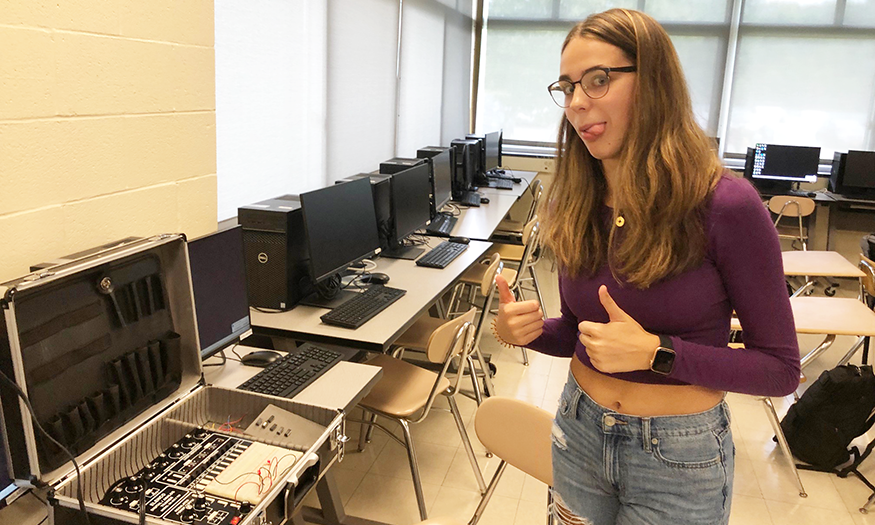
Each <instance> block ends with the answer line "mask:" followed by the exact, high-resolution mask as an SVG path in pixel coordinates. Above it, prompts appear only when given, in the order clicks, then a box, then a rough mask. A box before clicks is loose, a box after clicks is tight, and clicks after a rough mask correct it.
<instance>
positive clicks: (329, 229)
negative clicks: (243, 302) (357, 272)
mask: <svg viewBox="0 0 875 525" xmlns="http://www.w3.org/2000/svg"><path fill="white" fill-rule="evenodd" d="M301 209H302V211H303V216H304V235H305V238H306V241H307V251H308V253H309V256H310V259H309V269H310V277H311V279H312V281H313V283H314V284H315V285H316V286H317V289H319V287H320V285H322V286H323V288H322V291H323V292H324V290H325V288H324V286H326V285H327V284H328V283H329V282H330V281H332V280H333V279H332V278H333V277H334V276H335V275H336V274H337V273H338V272H340V271H342V270H344V269H346V267H347V266H349V265H351V264H354V263H356V262H358V261H360V260H362V259H365V258H367V257H370V256H371V255H374V254H375V253H379V251H380V239H379V236H378V234H377V216H376V212H375V210H374V198H373V194H372V192H371V182H370V181H369V180H368V179H366V178H362V179H358V180H353V181H350V182H344V183H342V184H335V185H333V186H328V187H325V188H322V189H319V190H315V191H310V192H307V193H302V194H301ZM341 295H343V294H341ZM320 296H321V297H320ZM320 299H328V297H326V294H325V293H320V294H311V295H310V296H308V297H307V298H305V299H304V300H303V301H302V303H303V304H311V305H318V306H326V304H324V303H323V301H321V300H320ZM331 299H339V298H338V297H332V298H331Z"/></svg>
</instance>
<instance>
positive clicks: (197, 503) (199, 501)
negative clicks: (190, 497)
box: [194, 494, 207, 510]
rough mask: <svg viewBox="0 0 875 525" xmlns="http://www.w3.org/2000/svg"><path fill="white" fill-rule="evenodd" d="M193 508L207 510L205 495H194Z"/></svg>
mask: <svg viewBox="0 0 875 525" xmlns="http://www.w3.org/2000/svg"><path fill="white" fill-rule="evenodd" d="M194 508H195V510H207V497H206V496H204V495H203V494H198V495H197V496H195V497H194Z"/></svg>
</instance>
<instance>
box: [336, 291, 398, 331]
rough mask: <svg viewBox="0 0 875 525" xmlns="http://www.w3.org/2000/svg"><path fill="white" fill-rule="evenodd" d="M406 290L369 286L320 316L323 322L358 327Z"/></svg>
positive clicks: (344, 326) (345, 326)
mask: <svg viewBox="0 0 875 525" xmlns="http://www.w3.org/2000/svg"><path fill="white" fill-rule="evenodd" d="M406 293H407V291H406V290H401V289H400V288H389V287H388V286H371V287H370V288H368V289H367V290H365V291H364V292H362V293H360V294H358V295H356V296H355V297H353V298H352V299H350V300H349V301H347V302H345V303H343V304H341V305H340V306H338V307H336V308H334V309H332V310H331V311H330V312H328V313H327V314H325V315H323V316H322V317H320V319H322V322H323V323H325V324H333V325H335V326H340V327H343V328H358V327H359V326H361V325H363V324H365V323H366V322H367V321H368V320H369V319H370V318H372V317H374V316H375V315H377V314H378V313H380V312H382V311H383V310H385V309H386V307H387V306H389V305H390V304H392V303H394V302H395V301H397V300H398V299H400V298H401V296H402V295H404V294H406Z"/></svg>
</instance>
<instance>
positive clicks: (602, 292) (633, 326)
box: [577, 285, 659, 374]
mask: <svg viewBox="0 0 875 525" xmlns="http://www.w3.org/2000/svg"><path fill="white" fill-rule="evenodd" d="M599 301H601V303H602V306H603V307H604V309H605V311H606V312H608V319H609V320H608V322H607V323H594V322H592V321H583V322H581V323H580V324H579V325H577V328H578V330H580V342H581V343H583V344H584V346H586V353H587V354H588V355H589V359H590V361H591V362H592V365H593V366H594V367H596V369H597V370H599V371H601V372H605V373H607V374H614V373H617V372H631V371H633V370H649V369H650V360H651V359H652V358H653V353H654V352H655V351H656V348H657V347H658V346H659V336H657V335H654V334H651V333H649V332H648V331H646V330H645V329H644V328H642V327H641V325H640V324H638V321H636V320H635V319H633V318H632V317H631V316H630V315H629V314H627V313H626V312H624V311H623V310H622V309H621V308H620V307H619V306H618V305H617V303H615V302H614V299H613V298H612V297H611V295H610V294H609V293H608V289H607V287H606V286H605V285H602V286H600V287H599Z"/></svg>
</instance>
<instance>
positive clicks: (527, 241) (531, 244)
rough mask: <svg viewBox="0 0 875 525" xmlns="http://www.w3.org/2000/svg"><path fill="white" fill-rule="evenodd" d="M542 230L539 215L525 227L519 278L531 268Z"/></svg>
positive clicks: (518, 271)
mask: <svg viewBox="0 0 875 525" xmlns="http://www.w3.org/2000/svg"><path fill="white" fill-rule="evenodd" d="M540 231H541V226H540V222H539V221H538V216H537V215H535V216H534V217H532V220H530V221H529V222H528V223H527V224H526V226H525V228H523V239H522V240H523V246H524V248H523V255H522V258H520V266H519V268H517V279H520V278H522V277H523V276H524V275H525V274H526V271H527V270H528V269H529V265H530V264H532V254H533V253H535V249H536V248H537V246H538V240H539V234H540Z"/></svg>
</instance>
